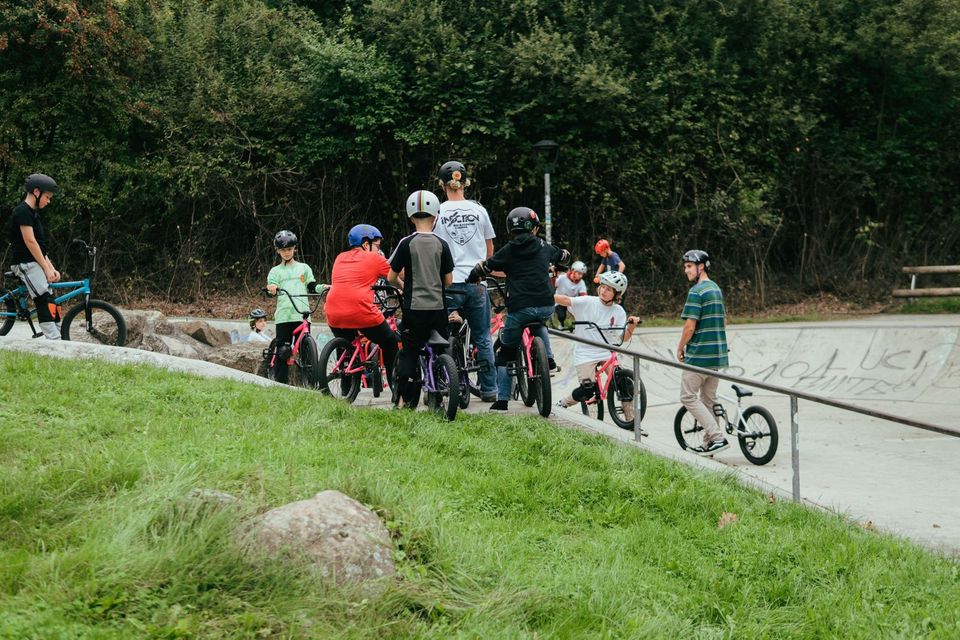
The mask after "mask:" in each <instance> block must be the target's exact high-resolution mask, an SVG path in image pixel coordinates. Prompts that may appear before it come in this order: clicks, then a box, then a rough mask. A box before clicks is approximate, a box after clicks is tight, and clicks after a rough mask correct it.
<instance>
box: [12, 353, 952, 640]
mask: <svg viewBox="0 0 960 640" xmlns="http://www.w3.org/2000/svg"><path fill="white" fill-rule="evenodd" d="M0 372H2V376H0V389H2V396H0V397H2V398H3V403H2V404H0V425H2V426H0V466H2V474H0V637H3V638H44V639H47V638H384V637H385V638H407V637H423V638H449V637H478V638H479V637H483V638H535V637H536V638H546V637H561V638H575V637H588V638H607V637H609V638H630V637H643V638H647V637H663V638H678V637H690V638H719V637H730V638H762V637H770V638H811V637H823V638H827V637H838V636H843V637H862V638H876V637H934V638H955V637H958V636H960V613H958V607H957V602H960V566H958V564H957V563H955V562H953V561H951V560H948V559H945V558H942V557H939V556H936V555H934V554H931V553H928V552H926V551H924V550H922V549H920V548H918V547H916V546H914V545H912V544H910V543H907V542H904V541H901V540H898V539H895V538H893V537H889V536H884V535H879V534H877V533H874V532H872V531H866V530H862V529H860V528H858V527H856V526H853V525H851V524H849V523H847V522H846V521H844V520H843V519H841V518H839V517H835V516H830V515H825V514H822V513H818V512H813V511H809V510H806V509H804V508H801V507H798V506H796V505H793V504H789V503H784V502H780V501H772V500H771V499H770V498H769V497H768V496H765V495H763V494H761V493H758V492H755V491H753V490H749V489H746V488H744V487H742V486H740V485H739V484H738V483H737V482H736V481H735V480H734V479H733V478H732V477H728V476H717V475H710V474H706V473H704V472H700V471H696V470H693V469H690V468H687V467H684V466H682V465H678V464H675V463H671V462H668V461H664V460H661V459H658V458H656V457H653V456H650V455H647V454H645V453H643V452H641V451H637V450H634V449H631V448H625V447H621V446H616V445H614V444H612V443H610V442H608V441H606V440H604V439H602V438H600V437H595V436H590V435H587V434H583V433H579V432H574V431H565V430H561V429H558V428H556V427H555V426H553V425H551V424H550V423H547V422H545V421H541V420H538V419H531V418H527V419H516V418H509V417H507V418H501V417H488V416H463V417H458V419H457V421H456V422H455V423H454V424H449V423H446V422H442V421H439V420H436V419H434V418H432V417H430V416H427V415H426V414H424V413H410V412H385V411H375V410H365V409H353V408H350V407H347V406H345V405H342V404H339V403H337V402H335V401H329V400H325V399H322V398H320V397H319V396H317V395H316V394H312V393H304V392H297V391H294V390H287V389H264V388H259V387H254V386H250V385H243V384H239V383H230V382H223V381H214V380H204V379H198V378H193V377H190V376H186V375H173V374H169V373H166V372H163V371H159V370H155V369H148V368H137V367H132V366H113V365H109V364H104V363H97V362H69V361H59V360H53V359H44V358H35V357H30V356H27V355H22V354H12V353H4V352H0ZM196 487H203V488H210V489H218V490H222V491H227V492H230V493H232V494H234V495H236V496H239V497H240V498H241V499H242V501H243V504H244V507H243V508H241V509H239V510H233V511H230V510H227V511H219V512H217V511H212V510H204V509H200V508H191V507H190V506H189V503H186V502H185V501H184V496H185V495H186V494H187V493H188V492H189V491H190V490H191V489H193V488H196ZM324 489H339V490H341V491H343V492H345V493H347V494H348V495H351V496H353V497H355V498H357V499H358V500H360V501H362V502H364V503H366V504H367V505H369V506H371V507H372V508H374V509H375V510H377V511H378V512H379V513H380V514H381V515H382V517H383V518H384V520H385V522H386V523H387V526H388V528H389V529H390V531H391V532H392V533H393V535H394V538H395V542H396V559H397V562H398V565H399V568H400V572H399V579H398V580H397V581H396V582H395V583H394V584H393V585H392V586H391V587H390V588H389V589H388V591H387V592H386V594H385V595H383V596H382V597H380V598H368V597H366V596H364V595H363V593H361V592H359V591H354V590H350V589H334V588H331V587H329V586H327V585H324V584H322V583H319V582H318V581H317V580H316V579H314V578H313V577H312V575H311V574H310V573H309V572H307V571H305V570H303V568H301V567H291V566H286V565H283V564H279V563H266V564H264V563H254V562H251V561H250V559H249V558H247V557H245V556H244V554H243V553H242V551H241V550H240V549H238V548H237V547H236V545H235V543H234V537H233V535H232V532H233V531H234V529H235V527H236V526H237V525H238V521H239V520H242V519H243V518H245V517H249V516H250V515H251V514H253V513H256V512H257V511H262V510H264V509H267V508H271V507H274V506H277V505H280V504H283V503H286V502H290V501H293V500H298V499H303V498H305V497H308V496H310V495H313V494H314V493H316V492H318V491H321V490H324ZM724 513H731V514H736V517H737V519H736V522H734V523H732V524H729V525H727V526H723V527H718V522H719V520H720V519H721V516H722V515H723V514H724Z"/></svg>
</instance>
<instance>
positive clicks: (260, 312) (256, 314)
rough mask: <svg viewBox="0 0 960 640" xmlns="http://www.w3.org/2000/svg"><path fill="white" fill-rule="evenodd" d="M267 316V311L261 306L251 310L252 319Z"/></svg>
mask: <svg viewBox="0 0 960 640" xmlns="http://www.w3.org/2000/svg"><path fill="white" fill-rule="evenodd" d="M266 317H267V312H266V311H264V310H263V309H261V308H259V307H258V308H256V309H254V310H253V311H251V312H250V319H251V320H259V319H260V318H266Z"/></svg>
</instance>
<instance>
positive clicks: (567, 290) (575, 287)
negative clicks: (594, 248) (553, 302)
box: [554, 260, 587, 329]
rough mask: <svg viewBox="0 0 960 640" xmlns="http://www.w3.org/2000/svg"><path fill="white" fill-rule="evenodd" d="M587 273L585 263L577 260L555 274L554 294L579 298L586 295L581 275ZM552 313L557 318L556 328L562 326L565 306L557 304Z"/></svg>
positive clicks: (564, 318)
mask: <svg viewBox="0 0 960 640" xmlns="http://www.w3.org/2000/svg"><path fill="white" fill-rule="evenodd" d="M586 273H587V265H585V264H584V263H583V262H582V261H581V260H577V261H576V262H574V263H573V264H572V265H570V269H569V270H568V271H566V272H565V273H561V274H560V275H558V276H557V283H556V295H558V296H567V297H568V298H579V297H580V296H585V295H587V285H586V283H584V281H583V276H584V275H585V274H586ZM554 314H555V315H556V318H557V323H558V328H561V329H562V328H564V325H565V324H566V322H567V308H566V307H565V306H563V305H562V304H558V305H557V306H556V307H555V308H554Z"/></svg>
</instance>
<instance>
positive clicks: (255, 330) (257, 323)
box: [247, 308, 272, 342]
mask: <svg viewBox="0 0 960 640" xmlns="http://www.w3.org/2000/svg"><path fill="white" fill-rule="evenodd" d="M266 328H267V312H266V311H264V310H263V309H259V308H258V309H254V310H253V311H251V312H250V335H249V336H247V342H270V340H272V338H271V337H270V335H269V334H267V333H266V332H265V331H264V329H266Z"/></svg>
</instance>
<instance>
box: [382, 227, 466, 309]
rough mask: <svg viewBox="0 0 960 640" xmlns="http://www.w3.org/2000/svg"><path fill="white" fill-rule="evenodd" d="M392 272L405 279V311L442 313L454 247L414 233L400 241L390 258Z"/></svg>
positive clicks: (444, 306)
mask: <svg viewBox="0 0 960 640" xmlns="http://www.w3.org/2000/svg"><path fill="white" fill-rule="evenodd" d="M390 268H391V269H393V270H394V271H396V272H397V273H400V272H401V271H403V272H404V275H403V308H404V309H413V310H415V311H441V310H443V309H445V308H446V305H445V304H444V302H443V292H444V286H443V276H445V275H446V274H448V273H452V272H453V255H452V254H451V253H450V247H449V245H447V243H446V242H444V241H443V240H442V239H440V238H439V237H437V236H435V235H434V234H432V233H420V232H417V233H414V234H413V235H409V236H407V237H406V238H404V239H403V240H401V241H400V244H399V245H397V249H396V251H394V252H393V255H392V256H390Z"/></svg>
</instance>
